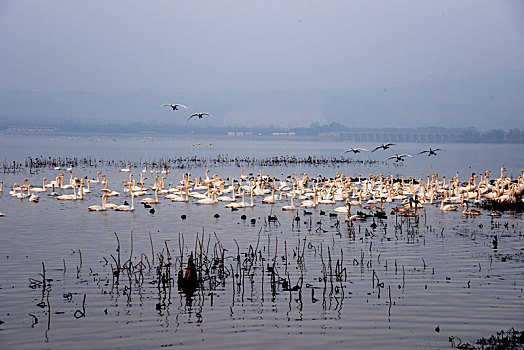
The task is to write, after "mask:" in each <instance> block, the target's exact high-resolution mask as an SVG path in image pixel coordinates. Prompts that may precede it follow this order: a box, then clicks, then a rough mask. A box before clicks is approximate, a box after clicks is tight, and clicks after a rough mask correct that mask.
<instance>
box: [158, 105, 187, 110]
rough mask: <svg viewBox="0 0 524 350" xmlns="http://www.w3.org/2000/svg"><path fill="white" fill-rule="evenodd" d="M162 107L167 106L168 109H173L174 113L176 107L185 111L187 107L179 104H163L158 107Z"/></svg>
mask: <svg viewBox="0 0 524 350" xmlns="http://www.w3.org/2000/svg"><path fill="white" fill-rule="evenodd" d="M164 106H169V107H171V108H173V110H174V111H178V107H182V108H186V109H187V107H186V106H184V105H180V104H171V103H166V104H163V105H162V106H160V107H164Z"/></svg>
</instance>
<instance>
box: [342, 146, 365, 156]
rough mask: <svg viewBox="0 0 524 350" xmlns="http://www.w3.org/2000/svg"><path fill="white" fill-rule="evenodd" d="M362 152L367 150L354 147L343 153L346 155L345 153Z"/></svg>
mask: <svg viewBox="0 0 524 350" xmlns="http://www.w3.org/2000/svg"><path fill="white" fill-rule="evenodd" d="M360 151H367V149H365V148H353V147H351V148H350V149H347V150H345V151H344V152H342V154H344V153H348V152H353V153H360Z"/></svg>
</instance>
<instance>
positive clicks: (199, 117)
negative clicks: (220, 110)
mask: <svg viewBox="0 0 524 350" xmlns="http://www.w3.org/2000/svg"><path fill="white" fill-rule="evenodd" d="M205 115H208V116H210V117H212V115H211V114H209V113H193V114H191V115H190V116H189V118H187V120H189V119H191V118H193V117H198V119H202V117H203V116H205Z"/></svg>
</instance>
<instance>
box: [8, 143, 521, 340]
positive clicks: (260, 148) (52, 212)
mask: <svg viewBox="0 0 524 350" xmlns="http://www.w3.org/2000/svg"><path fill="white" fill-rule="evenodd" d="M350 146H360V147H365V148H368V149H370V148H373V147H374V145H371V144H359V145H347V144H343V143H335V142H331V143H326V142H314V143H309V142H303V141H296V142H291V141H285V142H268V141H256V140H255V141H251V140H246V141H239V140H230V139H208V138H198V137H184V138H168V137H165V138H163V137H162V138H160V137H149V136H141V137H118V136H117V137H108V136H103V137H99V136H89V137H86V136H82V137H57V138H48V137H36V138H27V137H25V138H23V137H14V136H0V150H1V152H2V154H1V157H2V162H4V161H8V162H12V161H13V160H16V161H24V160H25V159H26V157H39V156H43V157H48V156H51V157H78V158H82V157H93V158H96V159H102V160H115V161H118V163H117V164H115V165H112V164H108V163H100V164H99V166H97V167H77V168H73V171H74V174H75V176H78V177H80V178H83V177H87V178H94V177H95V176H96V172H97V171H102V172H103V173H104V174H107V178H108V180H109V184H110V186H109V187H110V188H111V189H113V190H116V191H119V192H120V193H121V195H120V196H118V197H112V198H110V200H109V202H113V203H117V204H122V203H123V202H124V200H127V201H130V198H129V197H128V196H127V195H124V194H123V188H122V181H123V180H126V179H129V173H122V172H120V169H121V168H122V163H120V162H123V164H124V165H125V163H127V162H133V164H135V163H140V162H152V161H158V160H160V159H169V158H174V157H179V156H182V157H187V156H197V157H199V158H201V159H213V158H216V157H217V155H228V156H229V157H232V158H234V157H237V156H242V157H253V158H257V159H262V158H267V157H273V156H279V155H287V156H296V157H308V156H316V157H340V153H341V151H343V150H344V149H346V148H348V147H350ZM431 146H432V147H440V148H443V149H445V151H442V152H440V153H439V155H438V156H437V157H427V156H423V155H421V156H416V153H417V152H419V151H420V150H422V149H424V145H420V144H400V145H397V146H396V147H397V148H396V149H391V150H387V151H380V152H379V151H377V152H374V153H363V154H361V155H357V156H354V157H353V156H352V158H353V159H355V160H363V161H364V160H373V161H376V162H367V163H366V162H362V163H361V162H357V163H344V164H339V165H337V166H332V165H325V166H311V165H308V164H299V165H296V166H263V167H261V170H262V172H263V174H269V175H271V176H275V177H277V178H283V177H285V176H287V175H290V174H293V173H294V172H299V173H301V172H307V173H308V174H309V175H310V176H311V177H314V176H317V175H318V174H322V175H323V176H327V177H331V176H334V175H335V174H336V173H338V172H341V173H344V174H346V175H350V176H355V175H358V174H363V175H364V176H367V175H368V174H373V175H378V174H381V173H382V174H384V175H389V174H392V175H394V176H404V177H409V176H414V177H416V178H418V177H422V178H425V177H426V176H427V175H430V174H433V173H436V172H438V173H439V174H441V176H442V175H445V176H448V177H451V176H455V174H456V172H457V171H459V176H460V178H461V180H464V181H467V179H468V178H469V176H470V175H471V173H481V172H483V171H485V170H492V171H493V173H492V177H496V176H498V174H499V171H500V167H502V166H504V167H506V169H507V172H506V174H507V175H508V176H512V177H514V178H516V177H517V176H518V175H520V171H521V169H522V168H523V166H524V160H523V156H522V155H523V154H524V152H523V151H524V149H523V146H522V145H517V146H511V145H484V144H482V145H470V144H464V145H462V144H460V145H458V144H450V145H440V146H439V145H431ZM395 153H399V154H400V153H409V154H412V155H413V158H410V159H408V160H406V161H405V162H404V163H403V164H401V165H398V164H395V163H393V162H391V161H389V162H384V160H385V158H387V157H388V156H390V155H393V154H395ZM206 168H210V169H211V173H210V175H211V174H213V173H216V174H218V175H220V176H223V177H237V178H238V176H239V175H240V171H241V170H243V171H244V173H246V174H248V173H255V174H256V173H257V172H258V169H259V168H260V167H259V166H255V165H253V166H249V165H246V166H242V167H238V166H235V165H231V164H227V165H225V164H214V163H212V162H207V163H204V164H201V166H198V167H197V166H192V167H191V168H190V169H187V168H185V169H177V168H173V169H170V173H169V174H167V175H166V177H167V179H166V183H169V182H173V183H178V181H180V180H181V179H182V174H183V173H184V172H185V171H188V170H189V171H191V174H192V175H193V176H201V177H204V176H205V170H206ZM141 169H142V166H138V165H137V167H136V168H135V167H133V168H132V169H131V172H130V174H132V175H133V177H134V178H139V175H140V174H141ZM61 171H64V170H63V169H62V170H61ZM58 173H60V171H58V170H53V169H52V168H51V167H48V168H45V169H36V170H35V169H33V171H32V173H30V172H29V169H26V168H24V169H22V171H21V172H19V173H14V174H13V173H4V174H2V175H1V177H0V179H1V180H3V181H4V191H3V193H1V194H0V212H2V213H4V214H5V216H4V217H1V218H0V320H1V321H3V322H4V323H2V324H1V325H0V348H2V349H4V348H5V349H39V348H52V349H55V348H61V349H83V348H100V349H129V348H140V349H158V348H160V347H171V348H198V349H215V348H226V347H241V348H247V347H249V348H255V349H266V348H268V347H278V348H305V349H318V348H319V347H322V346H329V347H332V348H446V347H449V341H448V339H449V337H450V336H458V337H460V338H461V339H462V340H463V341H469V342H472V341H474V340H475V339H477V338H479V337H482V336H488V335H490V334H493V333H495V332H496V331H498V330H501V329H508V328H510V327H514V328H518V329H522V328H523V327H524V301H523V288H524V278H523V277H524V276H523V275H524V250H523V248H524V240H523V229H522V214H521V213H510V212H506V213H504V215H503V216H502V217H501V218H497V219H491V217H490V216H489V215H488V214H489V213H488V212H486V211H483V212H482V215H480V216H478V217H473V218H471V217H465V216H463V215H462V214H461V213H460V212H455V213H453V212H452V213H444V214H442V213H441V212H440V210H439V209H438V206H437V205H436V206H426V207H425V210H424V213H425V215H423V216H421V217H420V219H419V221H418V223H415V221H414V220H413V219H411V220H401V219H400V217H395V215H390V211H391V207H393V206H396V205H398V204H399V203H391V204H385V208H386V210H385V211H386V213H387V214H388V218H387V219H384V220H382V221H379V220H377V221H376V224H377V225H378V226H377V228H376V229H373V228H371V224H372V223H373V221H372V220H371V219H369V220H368V221H365V222H361V223H355V224H354V226H352V227H351V226H348V225H347V224H346V223H345V222H343V217H342V216H340V217H338V218H335V217H329V216H328V215H327V214H328V213H332V212H333V211H332V210H333V208H334V207H337V206H341V205H343V203H342V202H340V203H337V204H334V205H319V206H318V207H317V208H315V209H311V210H310V211H311V212H312V215H304V211H303V210H302V209H300V210H296V211H295V212H283V211H281V209H280V208H281V207H282V206H283V205H288V204H289V201H288V200H287V199H284V200H283V201H281V202H278V203H277V204H274V205H265V204H262V203H261V198H260V197H255V198H254V202H255V206H254V207H253V208H245V209H243V210H239V211H234V212H232V211H231V210H230V209H226V208H225V207H224V204H223V203H219V204H215V205H211V206H197V205H195V204H194V201H195V200H193V199H191V200H190V202H189V203H174V202H171V201H169V200H165V199H161V200H160V203H159V204H156V205H153V208H154V209H155V212H154V214H151V213H150V212H149V209H144V208H143V206H142V205H137V206H136V211H135V212H133V213H126V212H113V211H107V212H100V213H93V212H88V210H87V207H88V206H90V205H94V204H100V200H101V198H100V195H99V191H98V190H99V189H100V188H101V186H100V185H95V186H92V188H91V189H92V193H91V194H89V195H86V196H85V198H84V200H82V201H80V200H78V201H65V202H63V201H58V200H56V198H54V197H51V196H47V195H46V194H45V193H44V194H41V195H40V202H39V203H30V202H28V201H27V200H19V199H14V198H12V197H10V196H9V195H8V193H7V192H8V187H10V186H12V184H13V183H22V182H23V180H24V178H28V179H29V183H31V184H34V185H35V186H39V187H40V186H41V182H42V177H47V179H54V177H56V176H57V175H58ZM65 174H68V172H65ZM67 176H69V175H67ZM146 176H148V180H146V182H148V184H152V183H153V182H154V176H155V175H154V174H151V173H150V172H149V171H148V172H147V173H146ZM62 192H63V193H70V190H64V191H61V193H62ZM321 211H323V212H326V215H321ZM182 214H185V215H186V216H187V219H186V220H182V219H181V215H182ZM215 214H219V217H218V218H215V217H214V215H215ZM243 214H244V215H246V219H245V220H243V219H241V215H243ZM269 214H272V215H273V214H274V215H277V217H278V220H279V223H280V225H274V224H269V223H268V222H267V220H266V218H267V216H268V215H269ZM297 214H298V216H299V217H300V220H299V222H298V223H297V221H295V220H294V218H295V217H296V215H297ZM251 219H255V223H251ZM337 220H339V223H338V225H337ZM115 232H116V233H117V234H118V237H119V239H120V244H121V250H120V253H121V255H122V260H127V259H129V257H131V259H132V261H133V262H134V263H135V264H138V262H139V261H140V260H141V258H142V259H143V256H144V255H145V256H147V257H148V259H149V260H152V255H153V254H152V252H151V250H152V248H151V241H150V237H151V240H152V243H153V249H154V252H155V255H156V254H158V253H159V252H161V251H162V249H164V254H165V249H166V246H167V247H168V248H169V250H170V252H171V253H172V255H173V256H179V249H180V248H179V237H181V236H183V238H184V246H185V255H186V259H187V252H188V251H194V250H195V242H196V238H197V236H198V237H199V238H201V237H202V233H204V237H205V241H206V245H207V244H208V243H207V242H209V246H210V247H211V248H210V251H212V250H213V247H215V245H216V243H217V242H218V240H219V242H220V244H221V245H222V246H223V247H224V248H225V249H227V252H226V255H225V265H226V267H227V268H228V269H229V270H230V271H232V272H233V275H234V274H238V275H239V276H243V283H241V284H240V285H238V284H237V283H238V280H239V279H238V277H237V279H236V280H235V284H234V283H233V278H232V276H228V277H227V278H226V279H225V280H224V283H223V284H220V285H218V286H217V287H216V289H214V290H213V291H212V293H210V290H209V288H207V285H206V290H205V291H203V292H200V293H197V294H195V295H194V296H193V297H192V298H190V299H189V301H188V300H187V299H186V297H185V296H184V295H183V294H181V293H179V292H178V290H177V288H176V283H175V287H174V288H172V289H171V290H170V291H169V290H166V291H164V290H163V289H162V288H160V289H159V288H157V283H155V281H156V275H155V272H154V271H153V270H152V271H144V283H143V284H141V285H140V286H139V285H137V284H135V283H132V286H131V288H129V287H128V286H129V282H128V281H125V280H124V281H122V279H121V280H120V283H118V284H116V283H114V282H113V279H112V272H111V265H112V264H113V265H114V263H113V259H112V258H111V256H114V257H115V258H116V257H117V252H116V248H117V241H116V236H115ZM495 235H497V237H498V247H497V249H494V246H493V243H492V242H493V237H494V236H495ZM131 236H132V237H133V239H132V243H133V248H132V252H131ZM208 239H209V241H208ZM237 244H238V249H239V252H240V255H241V262H242V264H239V263H238V261H237V260H236V257H237V254H238V253H237ZM257 244H258V246H259V251H260V254H261V256H259V257H257V260H256V261H255V262H254V263H253V265H252V266H250V268H249V269H247V266H246V265H245V264H244V263H245V258H246V255H245V253H248V250H249V247H250V246H251V247H255V246H257ZM275 249H276V259H275ZM328 250H329V252H328ZM286 253H287V255H286ZM301 253H302V254H303V257H304V259H303V261H302V262H303V265H301V264H299V262H298V261H297V256H299V255H300V254H301ZM329 255H330V256H331V259H332V267H333V269H334V268H335V264H336V262H337V260H338V261H339V262H340V263H341V266H342V268H344V269H345V273H344V278H342V279H341V280H338V281H337V280H336V278H335V277H332V278H329V277H328V278H327V280H325V281H324V280H323V279H322V277H323V276H324V272H323V263H324V264H325V266H326V269H327V270H329V263H328V257H329ZM261 257H263V258H264V259H265V260H264V261H262V260H261V259H260V258H261ZM286 257H287V259H286ZM273 259H275V266H276V267H277V270H278V273H279V275H280V276H281V277H287V276H289V280H290V281H291V284H292V285H294V284H296V283H297V282H298V281H299V279H300V277H301V275H302V278H303V285H302V290H301V292H300V293H299V292H298V291H294V292H289V291H284V290H283V288H282V285H281V284H279V285H277V288H276V290H275V291H274V292H273V291H272V290H271V283H270V273H269V272H268V271H267V263H268V262H271V263H272V262H273ZM286 262H287V263H286ZM42 263H44V264H45V271H46V272H45V273H46V278H48V279H52V281H51V282H50V284H49V285H48V286H47V288H46V289H45V290H44V289H43V288H41V287H36V288H30V278H33V279H40V280H41V279H42V277H41V276H40V274H41V273H42ZM64 265H65V269H64ZM263 266H264V268H263ZM263 270H264V271H263ZM373 276H376V278H373ZM33 286H34V285H33ZM379 286H381V287H379ZM69 293H71V294H69ZM84 295H85V298H86V300H85V305H84V307H85V313H84V307H83V306H82V304H83V298H84ZM390 295H391V299H390ZM390 300H391V301H390ZM79 311H81V312H82V313H79ZM82 316H84V317H82ZM437 326H438V330H439V331H438V332H437V331H436V328H437Z"/></svg>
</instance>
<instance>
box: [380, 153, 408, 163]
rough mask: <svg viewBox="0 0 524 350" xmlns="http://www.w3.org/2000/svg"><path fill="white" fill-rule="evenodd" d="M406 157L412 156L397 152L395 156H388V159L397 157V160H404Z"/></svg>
mask: <svg viewBox="0 0 524 350" xmlns="http://www.w3.org/2000/svg"><path fill="white" fill-rule="evenodd" d="M405 157H411V156H410V155H409V154H400V155H399V154H395V155H394V156H391V157H388V158H387V159H386V160H388V159H396V161H397V162H400V161H402V162H403V161H404V158H405Z"/></svg>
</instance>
